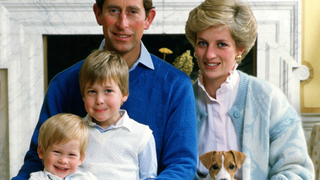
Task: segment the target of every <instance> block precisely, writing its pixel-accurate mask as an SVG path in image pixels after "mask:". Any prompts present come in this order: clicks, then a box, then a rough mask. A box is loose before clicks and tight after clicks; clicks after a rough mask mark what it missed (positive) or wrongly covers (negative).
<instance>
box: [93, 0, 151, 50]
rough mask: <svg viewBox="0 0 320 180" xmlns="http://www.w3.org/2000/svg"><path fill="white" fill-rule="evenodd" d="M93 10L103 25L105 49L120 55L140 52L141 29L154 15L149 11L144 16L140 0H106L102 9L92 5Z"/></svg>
mask: <svg viewBox="0 0 320 180" xmlns="http://www.w3.org/2000/svg"><path fill="white" fill-rule="evenodd" d="M94 12H95V15H96V19H97V22H98V24H99V25H102V26H103V33H104V37H105V49H107V50H111V51H115V52H116V53H118V54H120V55H124V54H128V53H129V54H130V52H139V53H140V40H141V38H142V35H143V31H144V30H146V29H148V28H149V26H150V24H151V22H152V20H153V18H154V15H155V14H153V13H149V15H148V16H147V17H146V12H145V9H144V7H143V2H142V0H106V1H105V2H104V4H103V8H102V10H100V9H99V8H98V7H97V6H96V5H94ZM150 14H151V15H150Z"/></svg>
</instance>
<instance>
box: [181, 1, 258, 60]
mask: <svg viewBox="0 0 320 180" xmlns="http://www.w3.org/2000/svg"><path fill="white" fill-rule="evenodd" d="M210 26H225V27H227V28H228V29H229V30H230V33H231V37H232V38H233V40H234V41H235V43H236V47H237V48H243V47H244V51H243V53H242V59H243V58H244V57H245V56H246V55H247V54H248V52H249V51H250V49H251V48H252V47H253V45H254V43H255V41H256V38H257V22H256V19H255V17H254V16H253V13H252V11H251V9H250V6H249V4H248V3H246V2H241V1H238V0H206V1H204V2H203V3H201V4H200V5H199V6H198V7H196V8H195V9H193V10H192V11H191V12H190V13H189V18H188V20H187V23H186V27H185V32H186V37H187V38H188V40H189V41H190V43H191V44H192V45H193V47H195V43H196V40H197V33H198V32H200V31H203V30H205V29H207V28H209V27H210ZM239 63H240V62H239Z"/></svg>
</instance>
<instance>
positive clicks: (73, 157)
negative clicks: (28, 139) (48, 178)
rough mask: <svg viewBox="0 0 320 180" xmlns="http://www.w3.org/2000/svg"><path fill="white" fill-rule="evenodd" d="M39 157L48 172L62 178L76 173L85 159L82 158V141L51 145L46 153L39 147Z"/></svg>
mask: <svg viewBox="0 0 320 180" xmlns="http://www.w3.org/2000/svg"><path fill="white" fill-rule="evenodd" d="M38 155H39V157H40V159H42V161H43V164H44V166H45V168H46V170H47V171H49V172H50V173H52V174H54V175H56V176H58V177H60V178H65V177H66V176H68V175H70V174H73V173H74V172H76V170H77V168H78V166H80V165H81V163H82V161H83V159H84V157H81V158H80V141H78V140H71V141H69V142H67V143H65V144H62V143H59V144H53V145H50V146H49V147H48V148H47V150H46V151H45V152H44V151H43V149H42V148H41V147H40V146H39V147H38Z"/></svg>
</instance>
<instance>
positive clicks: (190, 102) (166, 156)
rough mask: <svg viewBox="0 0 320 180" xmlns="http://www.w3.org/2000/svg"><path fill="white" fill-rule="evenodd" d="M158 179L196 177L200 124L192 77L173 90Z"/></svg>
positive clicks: (184, 179)
mask: <svg viewBox="0 0 320 180" xmlns="http://www.w3.org/2000/svg"><path fill="white" fill-rule="evenodd" d="M170 96H171V100H170V105H169V106H170V107H169V108H168V110H169V112H168V114H169V115H168V120H167V125H166V129H165V133H164V140H163V150H162V153H161V155H160V158H161V164H159V165H158V166H159V172H161V173H160V174H159V176H158V177H157V179H176V180H180V179H181V180H186V179H193V178H194V176H195V172H196V167H197V132H196V131H197V124H196V110H195V100H194V94H193V89H192V84H191V80H190V78H186V77H185V76H183V78H181V79H180V82H176V83H175V88H174V89H173V91H172V94H171V95H170Z"/></svg>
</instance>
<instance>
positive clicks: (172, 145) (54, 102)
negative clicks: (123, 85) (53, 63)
mask: <svg viewBox="0 0 320 180" xmlns="http://www.w3.org/2000/svg"><path fill="white" fill-rule="evenodd" d="M151 58H152V61H153V64H154V68H155V69H154V70H151V69H149V68H146V67H145V66H144V65H142V64H139V65H138V66H137V67H136V68H135V69H134V70H133V71H131V72H130V77H129V98H128V100H127V101H126V102H125V103H124V104H123V105H122V107H121V109H125V110H127V112H128V114H129V115H130V117H131V118H133V119H135V120H136V121H138V122H140V123H142V124H146V125H148V126H149V127H150V129H151V130H152V131H153V134H154V138H155V142H156V151H157V160H158V174H159V175H158V177H157V179H175V180H180V179H181V180H186V179H192V178H193V177H194V175H195V171H196V165H197V139H196V113H195V102H194V95H193V89H192V84H191V80H190V78H189V77H188V76H187V75H186V74H185V73H184V72H182V71H180V70H178V69H177V68H175V67H174V66H172V65H170V64H169V63H167V62H165V61H163V60H161V59H159V58H158V57H156V56H154V55H151ZM82 64H83V61H81V62H79V63H77V64H75V65H73V66H71V67H70V68H68V69H66V70H64V71H62V72H61V73H59V74H58V75H57V76H55V77H54V79H53V80H52V81H51V83H50V85H49V88H48V91H47V93H46V96H45V99H44V103H43V106H42V109H41V113H40V118H39V122H38V124H37V126H36V128H35V131H34V134H33V136H32V139H31V145H30V149H29V151H28V152H27V154H26V156H25V160H24V161H25V162H24V165H23V166H22V168H21V169H20V171H19V174H18V176H17V177H15V178H14V179H28V178H29V174H30V173H31V172H35V171H40V170H43V165H42V162H41V160H40V159H39V157H38V155H37V145H38V134H39V129H40V126H41V125H42V124H43V122H44V121H45V120H47V119H48V118H49V117H51V116H53V115H55V114H58V113H61V112H68V113H74V114H77V115H80V116H81V117H84V116H85V115H86V111H85V108H84V105H83V101H82V97H81V94H80V88H79V71H80V68H81V66H82Z"/></svg>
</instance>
